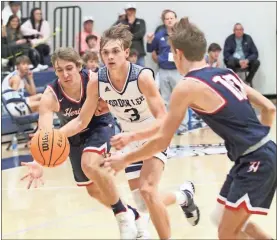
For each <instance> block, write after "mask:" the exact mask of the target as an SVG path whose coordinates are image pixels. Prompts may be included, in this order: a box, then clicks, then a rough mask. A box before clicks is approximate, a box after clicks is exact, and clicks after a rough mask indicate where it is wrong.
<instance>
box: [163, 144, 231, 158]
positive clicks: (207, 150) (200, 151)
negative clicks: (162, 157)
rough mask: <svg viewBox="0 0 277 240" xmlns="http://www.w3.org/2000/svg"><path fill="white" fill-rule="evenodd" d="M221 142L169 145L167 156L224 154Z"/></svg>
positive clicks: (223, 146)
mask: <svg viewBox="0 0 277 240" xmlns="http://www.w3.org/2000/svg"><path fill="white" fill-rule="evenodd" d="M226 153H227V150H226V148H225V145H224V144H223V143H217V144H191V145H184V146H182V145H175V146H171V147H170V149H169V150H168V152H167V156H168V158H182V157H197V156H205V155H217V154H226Z"/></svg>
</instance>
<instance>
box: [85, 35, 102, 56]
mask: <svg viewBox="0 0 277 240" xmlns="http://www.w3.org/2000/svg"><path fill="white" fill-rule="evenodd" d="M86 43H87V47H88V49H87V50H88V51H91V52H96V53H97V54H98V53H99V48H98V46H97V43H98V37H97V36H95V35H88V36H87V37H86Z"/></svg>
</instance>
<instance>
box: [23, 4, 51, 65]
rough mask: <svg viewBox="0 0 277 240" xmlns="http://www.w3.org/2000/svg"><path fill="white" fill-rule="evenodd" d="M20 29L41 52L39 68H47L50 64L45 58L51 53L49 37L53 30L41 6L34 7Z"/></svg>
mask: <svg viewBox="0 0 277 240" xmlns="http://www.w3.org/2000/svg"><path fill="white" fill-rule="evenodd" d="M20 30H21V32H22V34H23V35H24V36H25V37H26V38H28V39H30V42H31V44H32V47H34V48H35V49H36V50H37V51H38V52H39V55H40V64H39V65H38V66H37V68H38V69H39V70H46V69H47V68H48V65H46V64H45V62H44V58H45V57H46V56H49V53H50V46H49V44H50V43H49V38H50V36H51V31H50V26H49V23H48V22H47V21H46V20H43V18H42V12H41V9H40V8H33V9H32V11H31V16H30V19H28V20H27V21H26V22H25V23H23V24H22V25H21V29H20Z"/></svg>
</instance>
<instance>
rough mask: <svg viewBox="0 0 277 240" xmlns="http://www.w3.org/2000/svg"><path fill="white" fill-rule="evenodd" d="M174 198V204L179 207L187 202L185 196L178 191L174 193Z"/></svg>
mask: <svg viewBox="0 0 277 240" xmlns="http://www.w3.org/2000/svg"><path fill="white" fill-rule="evenodd" d="M174 194H175V196H176V202H177V203H178V204H179V205H181V206H182V205H185V204H187V202H188V198H187V195H186V194H183V193H182V192H180V191H178V192H174Z"/></svg>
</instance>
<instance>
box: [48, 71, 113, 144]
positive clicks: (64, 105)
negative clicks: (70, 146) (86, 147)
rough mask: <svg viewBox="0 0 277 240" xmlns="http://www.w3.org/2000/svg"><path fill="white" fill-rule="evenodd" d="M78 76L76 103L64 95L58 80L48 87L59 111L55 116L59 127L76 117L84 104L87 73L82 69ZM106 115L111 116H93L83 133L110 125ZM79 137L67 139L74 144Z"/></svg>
mask: <svg viewBox="0 0 277 240" xmlns="http://www.w3.org/2000/svg"><path fill="white" fill-rule="evenodd" d="M80 75H81V79H82V82H81V92H80V99H79V100H78V101H77V100H75V99H72V98H70V97H69V96H68V95H66V93H65V92H64V90H63V89H62V86H61V84H60V82H59V79H56V80H54V81H53V82H52V83H51V84H49V85H48V86H49V87H50V88H51V89H52V90H53V93H54V94H55V95H56V97H57V101H58V103H59V111H58V112H57V113H56V114H57V116H58V118H59V120H60V123H61V126H63V125H65V124H67V123H68V122H70V121H71V120H73V119H74V118H76V117H78V115H79V114H80V111H81V108H82V106H83V104H84V103H85V100H86V89H87V84H88V81H89V76H88V71H87V70H86V69H83V70H81V72H80ZM107 115H111V114H110V113H108V114H104V115H101V116H93V117H92V118H91V121H90V123H89V124H88V126H87V128H86V129H85V130H84V131H83V132H85V131H86V130H93V129H95V128H97V127H99V126H103V125H108V124H109V123H110V122H109V119H111V118H110V117H108V118H107ZM77 135H78V134H77ZM79 137H80V136H76V135H75V136H73V137H71V138H69V140H70V142H71V143H73V142H75V143H76V142H78V141H79V140H78V139H79Z"/></svg>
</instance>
